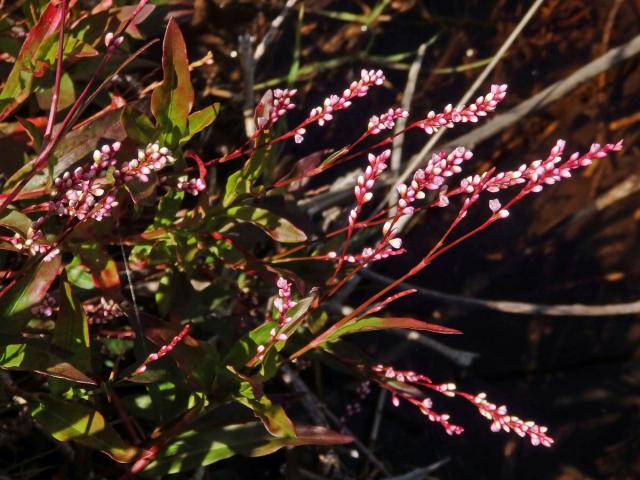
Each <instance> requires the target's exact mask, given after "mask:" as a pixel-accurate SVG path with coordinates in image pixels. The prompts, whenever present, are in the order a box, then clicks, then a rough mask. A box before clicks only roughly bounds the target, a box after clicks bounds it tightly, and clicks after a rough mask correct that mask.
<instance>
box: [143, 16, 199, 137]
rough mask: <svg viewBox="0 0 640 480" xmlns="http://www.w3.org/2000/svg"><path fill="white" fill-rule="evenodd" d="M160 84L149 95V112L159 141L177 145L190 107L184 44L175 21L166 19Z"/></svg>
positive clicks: (190, 100)
mask: <svg viewBox="0 0 640 480" xmlns="http://www.w3.org/2000/svg"><path fill="white" fill-rule="evenodd" d="M162 71H163V72H164V77H163V79H162V83H161V84H160V85H159V86H158V87H156V88H155V90H154V91H153V93H152V94H151V112H152V113H153V116H154V117H155V118H156V122H157V124H158V126H159V127H160V129H161V130H162V135H161V137H160V142H161V143H163V144H164V145H166V146H167V147H170V148H174V147H177V146H178V144H179V142H180V140H181V139H182V137H183V136H184V134H185V133H186V132H187V122H188V120H187V119H188V117H189V112H190V111H191V107H192V106H193V97H194V93H193V86H192V85H191V75H190V73H189V59H188V58H187V46H186V45H185V43H184V38H183V36H182V33H181V32H180V28H178V24H177V23H176V22H175V20H173V19H170V20H169V25H167V31H166V33H165V36H164V42H163V44H162Z"/></svg>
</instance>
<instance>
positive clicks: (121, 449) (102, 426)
mask: <svg viewBox="0 0 640 480" xmlns="http://www.w3.org/2000/svg"><path fill="white" fill-rule="evenodd" d="M34 403H35V405H34V407H33V410H32V412H31V415H32V417H33V418H34V420H35V421H36V422H38V423H39V424H40V426H41V427H42V428H43V429H44V430H45V431H47V432H48V433H49V434H50V435H51V436H52V437H54V438H55V439H56V440H60V441H61V442H66V441H69V440H73V441H75V442H78V443H79V444H81V445H84V446H85V447H89V448H92V449H95V450H100V451H101V452H104V453H106V454H107V455H109V456H110V457H111V458H113V459H114V460H115V461H117V462H121V463H127V462H130V461H132V460H133V459H134V458H135V456H136V455H137V454H138V449H137V448H135V447H133V446H130V445H127V444H126V443H125V442H124V440H122V438H121V437H120V435H119V434H118V432H116V431H115V430H114V429H113V428H112V427H111V425H109V424H108V423H107V421H106V420H105V418H104V417H103V416H102V414H101V413H100V412H98V411H97V410H94V409H92V408H90V407H87V406H85V405H82V404H79V403H73V402H68V401H65V400H60V399H57V398H54V397H50V396H45V395H42V396H40V397H38V398H37V400H36V401H35V402H34Z"/></svg>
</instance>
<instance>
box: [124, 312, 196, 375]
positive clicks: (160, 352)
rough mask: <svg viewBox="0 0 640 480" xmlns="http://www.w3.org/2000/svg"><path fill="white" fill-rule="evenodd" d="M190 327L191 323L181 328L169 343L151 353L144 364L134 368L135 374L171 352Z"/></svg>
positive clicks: (143, 370)
mask: <svg viewBox="0 0 640 480" xmlns="http://www.w3.org/2000/svg"><path fill="white" fill-rule="evenodd" d="M190 329H191V325H190V324H188V323H187V324H186V325H185V326H184V327H183V328H182V330H180V333H178V334H177V335H176V336H175V337H173V338H172V339H171V341H170V342H169V343H167V344H166V345H162V346H161V347H160V349H159V350H158V351H157V352H155V353H152V354H150V355H149V356H148V357H147V358H146V359H145V360H144V362H142V365H140V366H139V367H138V368H136V369H135V370H134V372H133V375H138V374H140V373H143V372H145V371H146V370H147V365H149V364H150V363H152V362H155V361H157V360H159V359H160V358H162V357H164V356H165V355H167V354H168V353H170V352H171V351H172V350H173V349H174V348H175V347H176V345H178V343H180V342H181V341H182V340H183V339H184V337H186V336H187V334H188V333H189V330H190Z"/></svg>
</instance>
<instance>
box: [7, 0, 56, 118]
mask: <svg viewBox="0 0 640 480" xmlns="http://www.w3.org/2000/svg"><path fill="white" fill-rule="evenodd" d="M61 19H62V9H61V7H60V4H59V3H56V2H49V5H48V6H47V8H46V9H45V11H44V12H43V13H42V16H41V17H40V18H39V19H38V22H37V23H36V24H35V25H34V27H33V28H32V29H31V30H29V33H28V35H27V38H26V39H25V41H24V43H23V44H22V48H21V49H20V53H19V54H18V58H17V59H16V61H15V63H14V64H13V68H12V69H11V73H9V76H8V77H7V80H6V82H4V85H3V87H2V90H1V91H0V121H2V120H4V119H5V118H7V117H8V116H9V115H10V114H11V113H12V112H13V111H14V110H15V109H16V108H18V107H19V106H20V104H22V102H24V101H25V100H26V99H27V98H28V97H29V94H30V93H31V89H32V87H33V78H34V76H35V72H34V68H35V65H34V63H35V62H37V61H38V60H39V59H40V57H41V56H42V53H43V51H42V50H43V48H46V42H45V41H46V40H47V39H48V38H49V37H51V36H52V35H55V33H56V30H58V28H59V27H60V21H61ZM45 65H46V64H45ZM46 66H47V67H48V65H46Z"/></svg>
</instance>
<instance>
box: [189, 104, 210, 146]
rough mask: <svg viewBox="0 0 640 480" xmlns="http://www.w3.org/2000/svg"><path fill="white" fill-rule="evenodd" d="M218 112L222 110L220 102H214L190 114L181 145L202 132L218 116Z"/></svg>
mask: <svg viewBox="0 0 640 480" xmlns="http://www.w3.org/2000/svg"><path fill="white" fill-rule="evenodd" d="M218 112H220V104H219V103H214V104H213V105H209V106H208V107H205V108H203V109H202V110H198V111H197V112H193V113H192V114H191V115H189V118H188V122H187V123H188V125H187V133H186V134H185V135H184V137H182V138H181V139H180V145H184V144H185V143H187V142H188V141H189V140H191V139H192V138H193V136H194V135H195V134H196V133H198V132H201V131H202V130H204V129H205V128H207V127H208V126H209V125H211V124H212V123H213V122H214V121H215V119H216V117H217V116H218Z"/></svg>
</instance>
